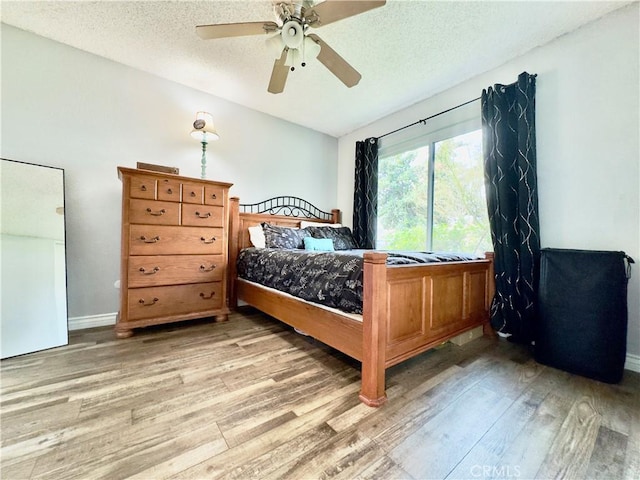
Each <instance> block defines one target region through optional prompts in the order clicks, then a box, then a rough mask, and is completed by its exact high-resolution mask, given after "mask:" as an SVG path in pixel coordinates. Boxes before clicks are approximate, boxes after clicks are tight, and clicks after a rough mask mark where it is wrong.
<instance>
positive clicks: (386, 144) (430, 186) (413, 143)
mask: <svg viewBox="0 0 640 480" xmlns="http://www.w3.org/2000/svg"><path fill="white" fill-rule="evenodd" d="M480 129H482V119H481V113H480V101H479V100H478V101H475V102H471V103H470V104H467V105H463V106H461V107H460V108H457V109H454V110H451V111H448V112H446V113H445V114H443V115H441V116H438V117H435V118H433V119H431V120H429V121H428V123H427V122H424V123H423V124H422V128H416V129H407V130H404V131H400V132H398V133H396V134H394V135H392V136H391V137H390V138H381V139H380V143H379V145H378V162H382V161H384V158H385V157H390V156H394V155H398V154H401V153H404V152H406V151H409V150H415V149H418V148H423V147H426V146H428V147H429V160H428V170H427V175H428V178H427V199H428V205H427V225H426V228H427V232H426V245H425V248H426V249H427V250H432V248H433V215H434V200H435V197H434V195H435V152H436V143H438V142H441V141H444V140H448V139H450V138H454V137H457V136H460V135H464V134H467V133H471V132H474V131H476V130H480ZM377 221H378V219H376V222H377ZM378 241H379V238H376V248H379V245H378Z"/></svg>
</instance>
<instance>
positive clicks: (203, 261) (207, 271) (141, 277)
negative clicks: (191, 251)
mask: <svg viewBox="0 0 640 480" xmlns="http://www.w3.org/2000/svg"><path fill="white" fill-rule="evenodd" d="M225 267H226V265H225V261H224V256H223V255H155V256H139V257H131V259H130V260H129V275H128V280H129V288H134V287H135V288H137V287H152V286H157V285H178V284H183V283H203V282H215V281H219V280H222V279H223V278H224V273H225Z"/></svg>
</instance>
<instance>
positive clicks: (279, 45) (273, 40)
mask: <svg viewBox="0 0 640 480" xmlns="http://www.w3.org/2000/svg"><path fill="white" fill-rule="evenodd" d="M265 44H266V46H267V48H268V49H269V52H271V53H272V54H273V56H274V57H275V58H279V57H280V55H282V49H284V47H285V44H284V42H283V41H282V37H281V36H280V34H279V33H278V34H277V35H273V36H272V37H269V38H267V39H266V40H265Z"/></svg>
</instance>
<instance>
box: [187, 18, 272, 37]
mask: <svg viewBox="0 0 640 480" xmlns="http://www.w3.org/2000/svg"><path fill="white" fill-rule="evenodd" d="M277 31H278V24H277V23H275V22H246V23H219V24H218V25H198V26H197V27H196V33H197V34H198V36H199V37H200V38H202V39H203V40H211V39H214V38H226V37H243V36H246V35H261V34H265V33H274V32H277Z"/></svg>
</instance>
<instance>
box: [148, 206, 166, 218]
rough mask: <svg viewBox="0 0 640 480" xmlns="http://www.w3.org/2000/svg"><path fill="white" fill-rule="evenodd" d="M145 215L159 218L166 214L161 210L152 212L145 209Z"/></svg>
mask: <svg viewBox="0 0 640 480" xmlns="http://www.w3.org/2000/svg"><path fill="white" fill-rule="evenodd" d="M147 213H148V214H149V215H153V216H155V217H161V216H162V215H164V214H165V213H167V211H166V210H165V209H164V208H163V209H162V210H158V211H157V212H154V211H153V210H151V209H150V208H147Z"/></svg>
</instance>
